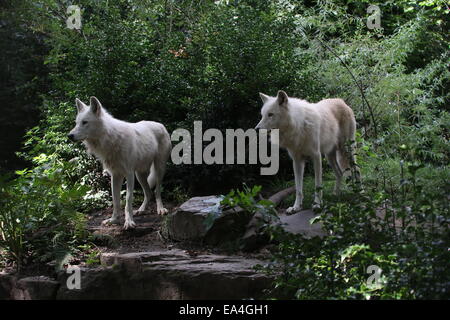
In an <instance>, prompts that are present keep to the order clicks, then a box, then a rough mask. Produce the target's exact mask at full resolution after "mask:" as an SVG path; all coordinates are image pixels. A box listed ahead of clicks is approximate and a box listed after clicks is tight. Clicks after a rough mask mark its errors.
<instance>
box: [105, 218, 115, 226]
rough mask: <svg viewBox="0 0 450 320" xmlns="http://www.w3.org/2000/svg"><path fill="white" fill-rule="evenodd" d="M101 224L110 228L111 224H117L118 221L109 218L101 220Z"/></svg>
mask: <svg viewBox="0 0 450 320" xmlns="http://www.w3.org/2000/svg"><path fill="white" fill-rule="evenodd" d="M102 224H103V225H105V226H110V225H112V224H119V219H118V218H113V217H111V218H109V219H106V220H103V221H102Z"/></svg>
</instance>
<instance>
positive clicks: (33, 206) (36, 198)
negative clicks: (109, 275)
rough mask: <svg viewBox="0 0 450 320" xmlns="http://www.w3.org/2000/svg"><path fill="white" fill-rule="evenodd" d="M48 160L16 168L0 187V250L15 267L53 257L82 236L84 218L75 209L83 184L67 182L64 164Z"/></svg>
mask: <svg viewBox="0 0 450 320" xmlns="http://www.w3.org/2000/svg"><path fill="white" fill-rule="evenodd" d="M52 160H53V159H52V157H49V156H47V155H45V154H41V155H40V156H39V157H36V158H35V159H34V162H35V164H36V167H35V168H33V169H32V170H29V169H24V170H21V171H17V172H16V173H17V178H15V179H13V180H9V181H2V184H1V187H0V191H1V197H0V235H1V236H0V248H3V249H5V250H6V253H7V254H8V255H9V257H8V258H11V259H13V261H15V262H16V266H17V268H18V269H20V267H21V266H22V265H23V264H24V263H27V262H28V263H29V262H30V261H31V260H35V261H36V260H37V261H40V262H46V261H49V260H51V259H52V258H53V259H54V258H55V257H56V254H57V253H58V252H61V251H62V250H70V248H71V247H73V246H75V245H76V244H77V243H78V242H79V241H83V240H84V239H85V238H86V237H87V231H86V228H85V216H84V215H83V214H81V213H79V212H78V211H77V210H76V208H77V203H78V202H79V200H80V199H82V197H83V196H84V195H85V194H86V191H87V190H88V188H87V187H86V186H82V185H80V184H74V185H71V186H69V185H67V184H66V183H65V182H64V178H63V177H64V173H63V172H64V170H67V168H68V166H69V165H70V164H64V163H63V164H58V163H55V162H53V161H52Z"/></svg>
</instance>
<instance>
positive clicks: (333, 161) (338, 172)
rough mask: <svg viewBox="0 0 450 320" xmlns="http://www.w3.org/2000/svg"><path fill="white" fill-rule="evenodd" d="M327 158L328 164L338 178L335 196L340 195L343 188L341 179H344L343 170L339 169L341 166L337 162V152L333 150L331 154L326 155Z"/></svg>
mask: <svg viewBox="0 0 450 320" xmlns="http://www.w3.org/2000/svg"><path fill="white" fill-rule="evenodd" d="M326 158H327V160H328V163H329V164H330V166H331V168H332V169H333V172H334V176H335V177H336V183H335V185H334V191H333V192H334V194H336V195H337V194H339V192H340V188H341V179H342V170H341V168H340V167H339V164H338V162H337V151H336V150H333V151H331V152H330V153H329V154H327V155H326Z"/></svg>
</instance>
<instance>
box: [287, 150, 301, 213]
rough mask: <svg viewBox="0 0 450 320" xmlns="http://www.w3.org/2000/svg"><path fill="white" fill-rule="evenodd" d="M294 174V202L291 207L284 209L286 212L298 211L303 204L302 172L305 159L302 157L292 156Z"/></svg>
mask: <svg viewBox="0 0 450 320" xmlns="http://www.w3.org/2000/svg"><path fill="white" fill-rule="evenodd" d="M292 160H293V161H294V176H295V203H294V206H293V207H289V208H288V209H287V210H286V213H287V214H292V213H295V212H297V211H300V210H301V209H302V206H303V172H304V171H305V160H304V159H303V158H298V159H296V158H293V159H292Z"/></svg>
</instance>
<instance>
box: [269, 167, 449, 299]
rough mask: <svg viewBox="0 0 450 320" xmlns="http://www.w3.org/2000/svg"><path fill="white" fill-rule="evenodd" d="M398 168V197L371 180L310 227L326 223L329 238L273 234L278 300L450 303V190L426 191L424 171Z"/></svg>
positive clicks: (436, 185)
mask: <svg viewBox="0 0 450 320" xmlns="http://www.w3.org/2000/svg"><path fill="white" fill-rule="evenodd" d="M397 166H399V167H401V168H402V167H403V171H402V172H403V173H401V174H400V176H396V177H397V180H396V182H395V184H394V183H392V184H391V185H390V188H394V190H392V189H389V188H387V187H386V186H385V185H383V184H382V183H380V181H378V184H376V183H374V181H371V180H369V182H366V183H365V184H364V185H363V188H362V187H361V185H353V186H352V190H350V191H347V192H346V193H344V194H343V195H342V196H341V197H340V198H337V199H335V200H334V201H329V200H328V201H326V205H325V207H324V208H323V210H322V212H321V214H320V215H319V216H318V217H316V218H314V219H313V221H311V223H319V222H320V223H322V225H323V227H324V229H325V230H326V231H327V235H326V236H325V237H324V238H319V237H315V238H313V239H305V238H303V237H299V236H298V235H295V236H294V235H290V234H286V233H284V231H283V230H281V229H278V228H274V229H273V230H272V233H273V238H274V239H276V240H278V242H279V245H278V250H277V251H275V257H274V263H273V264H270V265H269V266H267V268H266V269H265V270H266V271H267V272H269V273H271V274H274V275H275V276H276V279H277V280H276V282H275V288H276V289H277V290H278V292H283V293H284V296H286V297H290V298H293V297H295V298H297V299H430V298H432V299H448V298H449V294H450V290H449V283H450V278H449V274H448V272H447V270H448V259H447V258H446V257H448V248H449V246H450V241H449V239H450V229H449V222H450V212H449V207H448V201H447V199H445V198H443V197H442V195H443V194H447V193H448V185H446V184H445V182H444V183H439V182H438V181H434V183H433V189H430V188H427V186H426V185H427V184H428V183H430V182H429V181H427V180H424V179H422V178H421V177H420V176H421V175H420V171H421V170H422V171H423V170H424V169H423V165H418V163H410V164H405V163H401V164H397ZM363 172H364V171H363ZM378 172H379V171H378ZM384 174H385V175H389V173H388V172H384ZM447 174H448V172H447ZM381 177H382V176H381V175H379V179H380V180H381V179H382V178H381ZM446 181H448V180H446ZM392 182H393V181H392ZM370 266H375V267H376V269H379V270H380V272H381V273H380V277H379V279H378V281H375V282H373V281H370V279H369V276H370V275H371V274H370V272H369V271H370V269H368V267H370ZM280 270H281V272H280ZM278 294H279V293H278Z"/></svg>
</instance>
